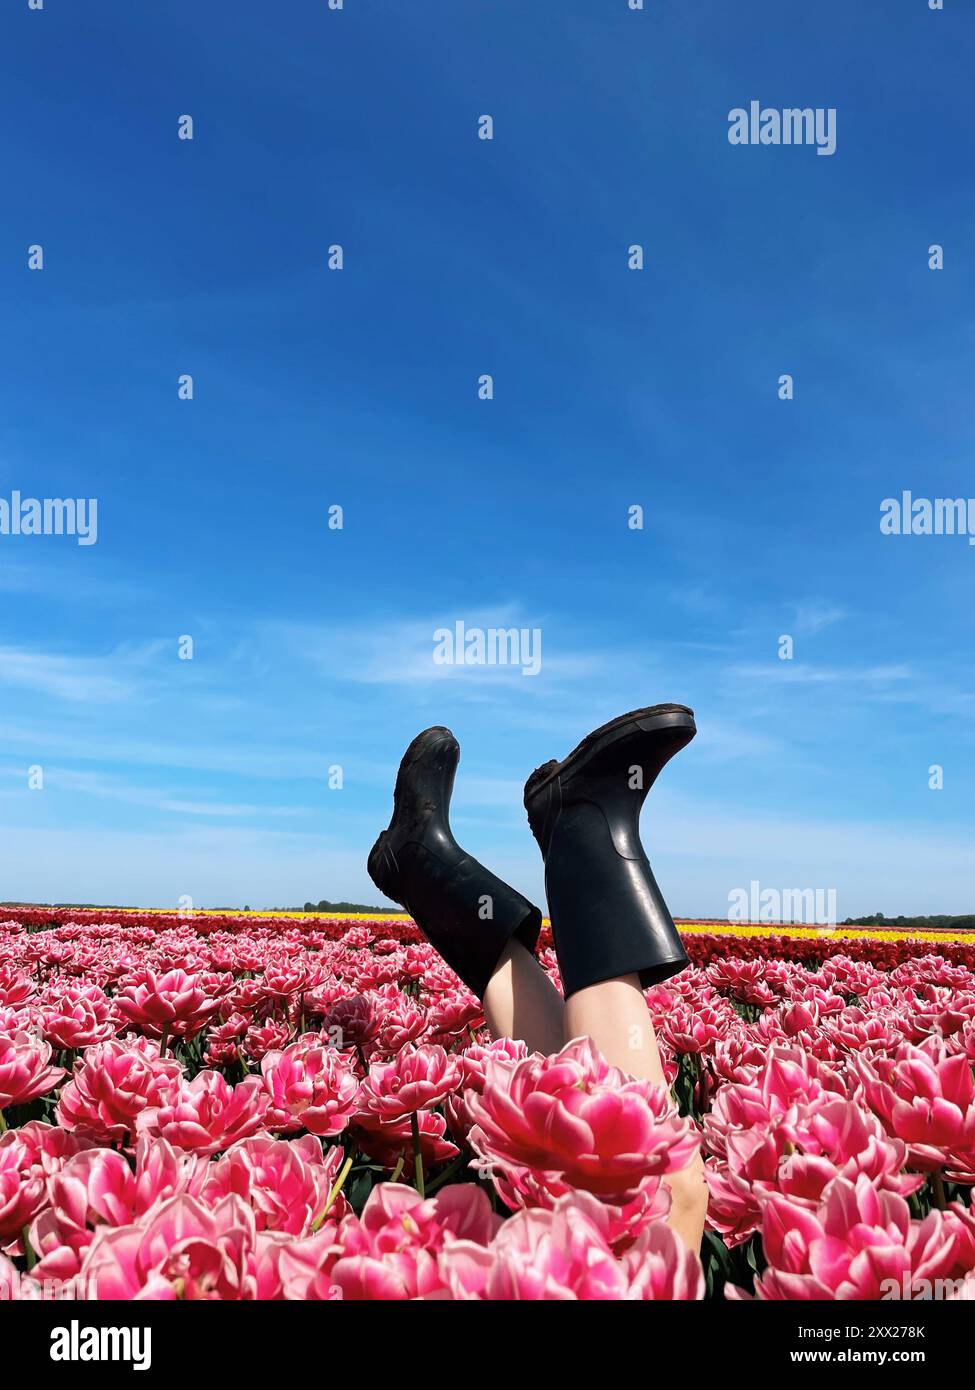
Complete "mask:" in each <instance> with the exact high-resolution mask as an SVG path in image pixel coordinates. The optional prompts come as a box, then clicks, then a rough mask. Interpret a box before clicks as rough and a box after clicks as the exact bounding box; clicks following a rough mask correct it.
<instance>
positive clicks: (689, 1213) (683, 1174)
mask: <svg viewBox="0 0 975 1390" xmlns="http://www.w3.org/2000/svg"><path fill="white" fill-rule="evenodd" d="M664 1181H665V1183H666V1184H667V1186H668V1188H669V1189H670V1211H671V1215H672V1216H678V1217H693V1218H695V1219H697V1220H699V1221H703V1220H704V1216H705V1213H706V1211H707V1207H708V1185H707V1181H706V1179H705V1177H704V1161H703V1159H702V1158H701V1155H700V1154H695V1155H694V1157H693V1159H692V1160H691V1162H690V1163H689V1164H688V1165H687V1167H686V1168H681V1169H680V1170H679V1171H678V1172H676V1173H668V1174H667V1176H666V1178H665V1179H664Z"/></svg>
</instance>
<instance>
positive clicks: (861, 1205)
mask: <svg viewBox="0 0 975 1390" xmlns="http://www.w3.org/2000/svg"><path fill="white" fill-rule="evenodd" d="M3 911H5V912H9V913H11V914H12V916H11V919H10V920H7V921H0V1130H2V1133H0V1252H2V1253H0V1298H8V1299H18V1298H19V1299H27V1298H44V1297H55V1296H56V1297H64V1296H68V1297H73V1298H78V1299H167V1300H172V1299H224V1300H254V1299H269V1300H311V1299H329V1300H339V1299H359V1300H362V1299H366V1300H392V1299H411V1298H436V1299H456V1300H461V1299H487V1300H495V1299H537V1300H543V1299H553V1300H554V1299H563V1300H564V1299H587V1300H590V1299H602V1300H607V1299H611V1300H616V1299H619V1300H631V1299H664V1300H669V1299H701V1298H717V1299H732V1300H740V1299H752V1298H754V1299H759V1300H770V1299H774V1300H809V1299H819V1300H825V1299H853V1300H872V1299H879V1298H918V1297H923V1298H932V1297H934V1298H939V1297H944V1298H973V1297H975V1215H973V1213H972V1209H971V1205H970V1194H971V1187H972V1184H973V1183H975V1082H973V1071H972V1067H973V1063H975V940H972V939H971V938H968V939H963V938H960V939H951V938H949V937H946V936H945V935H944V934H942V935H941V937H940V938H932V939H921V938H920V937H911V936H909V935H906V934H904V933H889V932H888V933H884V932H869V931H866V930H864V931H861V933H860V934H859V935H856V934H853V935H844V934H842V929H840V930H839V931H834V932H818V931H815V930H808V929H806V930H804V929H799V928H796V929H791V928H789V929H780V930H775V929H769V928H764V929H759V928H740V929H737V930H735V929H729V928H727V927H726V928H724V929H723V930H722V929H721V927H720V926H719V925H714V924H712V925H701V926H699V927H696V928H691V927H689V928H688V929H687V930H686V932H685V942H686V944H687V949H688V952H689V954H690V956H691V960H692V965H691V967H690V968H689V969H687V970H685V971H684V972H683V973H682V974H680V975H678V976H676V977H674V978H673V979H671V980H669V981H668V982H667V983H666V984H664V985H660V986H657V987H655V988H654V989H651V990H649V991H648V992H647V996H646V997H647V1002H648V1004H649V1006H650V1010H651V1014H652V1016H653V1019H654V1023H655V1027H656V1029H657V1033H658V1038H659V1041H660V1045H661V1049H662V1053H663V1056H664V1062H665V1069H666V1071H667V1076H668V1080H669V1081H670V1083H671V1091H670V1092H668V1091H666V1090H665V1089H664V1088H663V1087H659V1088H655V1087H654V1086H652V1085H651V1084H649V1083H647V1082H644V1081H635V1080H633V1079H632V1078H630V1077H628V1076H626V1075H624V1074H623V1073H622V1072H619V1071H616V1070H614V1069H613V1068H611V1067H609V1066H608V1065H607V1064H606V1063H605V1061H604V1060H603V1059H602V1058H601V1057H600V1056H599V1055H598V1054H597V1053H596V1052H595V1050H594V1049H593V1047H592V1046H591V1044H590V1043H589V1042H588V1041H586V1040H577V1041H575V1042H572V1043H569V1044H568V1045H567V1046H566V1047H565V1048H564V1049H563V1050H562V1052H561V1053H559V1054H558V1055H556V1056H553V1057H542V1056H539V1055H537V1054H536V1055H529V1054H528V1053H527V1051H526V1048H525V1046H524V1044H522V1043H520V1042H518V1041H513V1040H509V1039H501V1040H498V1041H491V1039H490V1037H489V1035H488V1034H487V1032H486V1029H485V1026H484V1020H483V1016H482V1013H481V1007H480V1004H479V1002H478V1001H477V999H476V998H475V997H474V996H473V995H472V994H470V993H469V992H468V991H467V990H466V989H465V988H464V987H463V986H462V985H461V984H460V982H459V981H458V980H457V978H456V977H455V976H454V975H453V974H452V973H451V972H450V971H449V970H448V969H447V968H446V967H445V966H444V964H443V963H442V961H441V960H440V958H439V957H438V956H437V955H436V953H435V952H434V951H433V950H432V949H431V948H430V947H429V946H427V945H426V944H425V943H424V942H423V940H422V938H421V937H420V935H419V933H418V931H417V930H416V928H415V926H414V925H413V924H412V923H411V922H409V921H408V920H405V919H399V920H397V919H378V918H377V919H376V920H371V919H355V920H353V919H345V920H336V919H329V918H323V917H317V916H313V915H309V916H303V915H294V916H287V915H264V916H261V915H258V914H250V915H247V914H202V913H197V914H193V915H190V916H185V917H180V916H177V915H176V914H166V913H158V912H124V913H123V912H118V911H116V912H105V911H80V910H74V909H73V910H70V911H66V910H62V909H59V910H52V909H47V908H31V909H23V910H22V909H16V910H14V909H4V910H3ZM851 930H852V929H851ZM542 943H543V944H542V950H541V959H542V963H543V965H544V966H545V968H546V969H547V970H548V971H549V973H550V974H551V976H552V978H553V980H555V981H556V982H557V980H558V973H557V969H556V965H555V957H554V954H553V952H552V950H551V941H550V937H549V936H548V932H547V929H546V930H545V932H544V933H543V937H542ZM698 1149H700V1150H701V1152H702V1153H703V1156H704V1159H705V1165H706V1171H707V1178H708V1184H709V1188H710V1205H709V1217H708V1230H707V1233H706V1236H705V1241H704V1246H703V1249H702V1252H701V1256H700V1258H699V1257H698V1255H697V1253H696V1252H688V1251H686V1250H685V1249H684V1247H683V1246H682V1245H681V1244H680V1242H679V1241H678V1239H677V1237H676V1236H675V1235H674V1234H673V1233H672V1231H671V1229H670V1227H669V1226H668V1225H667V1224H666V1216H667V1213H668V1206H669V1193H668V1189H667V1187H666V1185H665V1184H664V1182H663V1181H662V1180H663V1178H664V1176H665V1175H666V1174H668V1173H671V1172H675V1171H677V1170H679V1169H681V1168H683V1167H684V1166H686V1164H687V1163H688V1162H689V1161H690V1160H691V1159H692V1158H693V1156H694V1155H695V1153H696V1152H697V1151H698ZM739 1316H740V1314H739Z"/></svg>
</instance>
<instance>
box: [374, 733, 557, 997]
mask: <svg viewBox="0 0 975 1390" xmlns="http://www.w3.org/2000/svg"><path fill="white" fill-rule="evenodd" d="M459 761H460V745H459V743H458V742H457V740H456V739H455V738H454V736H453V734H452V733H451V732H450V730H449V729H444V728H441V727H439V726H438V727H435V728H432V729H425V730H424V731H423V733H422V734H417V736H416V738H415V739H414V740H413V742H412V743H411V744H410V746H409V748H407V750H406V752H405V754H404V755H403V761H402V762H401V763H400V768H399V773H398V775H397V777H396V789H395V791H394V792H393V819H392V820H391V821H390V822H389V826H388V828H387V829H386V830H384V831H383V833H382V834H381V835H380V837H379V839H378V840H377V841H376V843H375V844H374V845H373V847H372V850H371V852H370V854H369V865H368V868H369V877H370V878H371V879H372V881H373V883H374V884H375V885H376V887H377V888H378V889H380V891H381V892H383V893H385V894H386V896H387V897H389V898H392V899H393V901H394V902H398V903H401V904H402V905H403V907H405V908H406V910H407V912H409V913H410V915H411V916H412V918H413V920H414V921H415V922H416V924H417V926H418V927H419V928H420V930H421V931H422V932H423V934H424V936H425V937H426V938H427V940H428V941H429V942H430V944H431V945H432V946H434V947H435V948H436V950H437V951H439V952H440V954H441V956H443V958H444V960H445V961H446V962H447V964H448V965H449V966H450V968H451V969H452V970H454V971H456V973H457V974H458V975H459V976H460V978H461V979H462V980H463V981H464V984H465V985H467V987H468V989H472V990H473V991H474V993H475V994H476V995H477V996H478V998H479V999H481V998H483V997H484V990H485V987H486V985H487V982H488V980H489V979H490V978H491V976H492V974H493V973H494V969H495V966H496V965H497V963H498V960H499V959H500V956H501V953H502V952H503V950H504V948H505V946H507V944H508V942H509V940H510V939H511V937H512V936H515V935H517V937H518V939H519V940H520V941H521V942H522V944H523V945H524V946H525V947H526V948H527V949H528V950H529V951H534V949H535V943H536V942H537V940H538V933H539V931H540V930H541V926H542V914H541V912H540V911H539V910H538V908H537V907H535V906H534V905H533V904H532V903H530V902H529V901H528V899H527V898H523V897H522V896H521V894H520V893H517V892H516V891H515V890H514V888H511V887H509V886H508V884H507V883H502V881H501V879H499V878H497V877H495V875H494V874H492V873H491V871H490V870H489V869H485V867H484V865H483V864H479V863H478V862H477V860H476V859H472V858H471V856H470V855H469V854H465V853H464V851H463V850H462V849H461V848H460V846H459V845H458V843H457V841H456V840H455V839H454V837H453V835H452V834H451V831H450V825H449V824H448V820H447V816H448V812H449V810H450V794H451V792H452V791H453V788H454V773H455V772H456V771H457V764H458V762H459Z"/></svg>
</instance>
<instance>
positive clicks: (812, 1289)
mask: <svg viewBox="0 0 975 1390" xmlns="http://www.w3.org/2000/svg"><path fill="white" fill-rule="evenodd" d="M953 1243H954V1242H953V1240H952V1237H951V1234H950V1232H948V1231H947V1230H946V1228H945V1223H944V1219H943V1217H942V1214H941V1212H939V1211H932V1212H930V1213H929V1214H928V1215H927V1216H926V1217H925V1218H924V1219H923V1221H921V1220H916V1219H912V1218H911V1214H910V1210H909V1208H908V1205H907V1202H906V1201H905V1200H904V1198H903V1197H899V1196H897V1195H896V1194H895V1193H892V1192H883V1191H879V1190H878V1189H877V1188H875V1187H874V1186H873V1184H872V1183H871V1181H870V1179H869V1178H868V1177H867V1176H866V1175H861V1176H860V1177H859V1178H857V1180H856V1183H851V1182H848V1181H847V1179H846V1178H837V1179H835V1181H834V1182H832V1183H831V1184H830V1185H829V1187H828V1188H827V1189H826V1192H825V1194H824V1197H823V1200H822V1202H820V1204H819V1206H818V1207H817V1208H816V1210H815V1211H810V1210H809V1209H808V1208H806V1207H804V1206H799V1205H798V1204H797V1203H796V1202H794V1201H792V1200H791V1199H790V1198H787V1197H771V1198H769V1200H768V1201H767V1202H766V1203H765V1205H764V1207H763V1212H762V1246H763V1249H764V1251H765V1257H766V1259H767V1261H768V1268H767V1269H766V1270H765V1272H764V1273H763V1274H761V1275H760V1276H759V1278H758V1279H757V1280H756V1282H755V1293H756V1296H757V1297H758V1298H760V1299H803V1300H804V1299H880V1298H882V1297H883V1296H884V1294H885V1293H886V1294H887V1296H888V1297H889V1296H890V1294H891V1291H892V1289H895V1288H896V1289H902V1288H904V1287H908V1288H909V1287H911V1286H912V1285H913V1284H914V1283H915V1281H916V1282H917V1283H918V1284H919V1285H920V1281H922V1280H927V1281H933V1280H935V1279H941V1278H944V1277H945V1276H946V1274H947V1272H948V1271H949V1270H950V1268H951V1265H952V1252H953ZM891 1281H893V1282H891Z"/></svg>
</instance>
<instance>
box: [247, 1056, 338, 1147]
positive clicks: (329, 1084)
mask: <svg viewBox="0 0 975 1390" xmlns="http://www.w3.org/2000/svg"><path fill="white" fill-rule="evenodd" d="M261 1075H262V1077H263V1078H264V1088H265V1090H266V1092H267V1095H268V1098H269V1107H268V1111H267V1117H266V1120H265V1124H266V1125H267V1128H268V1129H273V1130H277V1131H278V1132H280V1133H283V1134H293V1133H296V1132H297V1131H298V1130H300V1129H307V1130H308V1131H309V1133H311V1134H318V1135H321V1136H323V1137H325V1136H328V1135H333V1134H341V1133H342V1131H343V1130H344V1129H345V1128H346V1126H347V1125H348V1123H349V1121H350V1119H351V1118H352V1116H353V1115H354V1114H355V1111H356V1105H357V1100H358V1095H359V1083H358V1081H357V1080H356V1078H355V1076H354V1075H353V1074H352V1072H351V1071H350V1070H349V1068H348V1067H347V1066H346V1064H345V1061H344V1059H343V1057H342V1055H341V1053H339V1052H337V1051H336V1049H335V1048H334V1047H327V1046H325V1045H324V1044H322V1042H321V1041H320V1040H319V1039H318V1038H317V1037H316V1036H315V1035H314V1034H306V1035H305V1036H304V1037H302V1038H299V1039H297V1041H296V1042H293V1043H291V1045H290V1046H289V1047H286V1048H284V1049H283V1051H280V1052H278V1051H274V1052H269V1053H268V1054H267V1056H266V1057H265V1058H264V1060H263V1062H262V1063H261Z"/></svg>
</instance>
